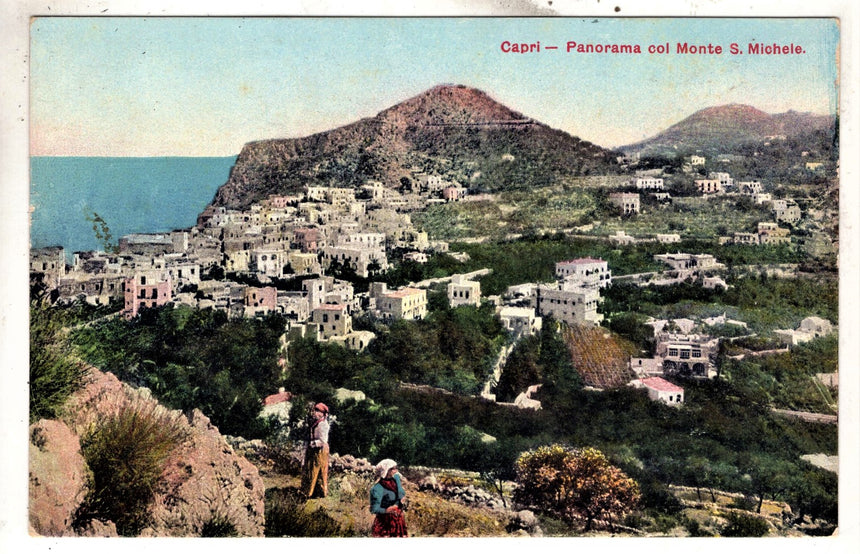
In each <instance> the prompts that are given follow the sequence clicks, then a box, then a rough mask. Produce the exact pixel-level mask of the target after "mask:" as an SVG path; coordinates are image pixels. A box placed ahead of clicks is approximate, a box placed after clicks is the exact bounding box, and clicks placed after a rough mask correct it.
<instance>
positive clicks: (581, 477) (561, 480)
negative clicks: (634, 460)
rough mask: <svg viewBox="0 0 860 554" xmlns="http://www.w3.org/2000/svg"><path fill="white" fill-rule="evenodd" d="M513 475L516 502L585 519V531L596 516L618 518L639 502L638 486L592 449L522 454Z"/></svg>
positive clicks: (546, 449)
mask: <svg viewBox="0 0 860 554" xmlns="http://www.w3.org/2000/svg"><path fill="white" fill-rule="evenodd" d="M516 470H517V482H518V483H519V484H520V487H519V488H518V489H517V490H516V493H515V499H516V500H517V501H518V502H521V503H524V504H526V505H536V506H538V507H540V508H543V509H545V510H547V511H549V512H553V513H556V514H557V515H559V516H561V517H562V518H564V519H566V520H568V521H573V520H575V519H585V529H586V531H587V530H590V529H591V524H592V522H593V521H594V520H595V519H597V518H599V517H608V518H609V519H610V522H611V521H612V519H613V518H615V519H616V520H617V519H618V518H620V517H623V516H624V515H625V514H626V513H628V512H630V511H631V510H632V509H633V507H634V506H635V505H636V504H637V502H638V500H639V485H638V484H637V483H636V482H635V481H634V480H633V479H630V478H629V477H627V475H625V474H624V472H622V471H621V470H620V469H618V468H617V467H615V466H613V465H611V464H610V463H609V461H608V460H607V458H606V456H604V455H603V453H602V452H600V451H599V450H597V449H595V448H582V449H572V448H567V447H563V446H561V445H558V444H554V445H551V446H542V447H540V448H537V449H536V450H530V451H528V452H525V453H523V454H522V455H521V456H520V457H519V459H518V460H517V463H516Z"/></svg>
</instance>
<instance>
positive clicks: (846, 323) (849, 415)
mask: <svg viewBox="0 0 860 554" xmlns="http://www.w3.org/2000/svg"><path fill="white" fill-rule="evenodd" d="M31 15H151V16H166V15H249V16H250V15H259V16H263V15H321V16H354V15H389V16H453V15H487V16H492V15H495V16H498V15H503V16H517V15H519V16H526V15H530V16H533V15H541V16H551V15H559V16H594V17H597V16H600V17H644V16H652V17H654V16H665V17H669V16H674V17H727V16H730V17H838V18H839V19H840V22H841V45H842V46H841V51H840V55H841V67H840V73H841V78H840V79H841V87H840V126H841V134H842V139H841V143H840V150H841V153H842V155H841V168H840V173H841V175H840V187H841V191H840V192H841V194H840V206H841V209H840V227H841V229H840V243H841V244H840V267H841V270H840V316H839V327H840V356H839V358H840V362H839V363H840V368H839V369H840V373H841V375H840V452H839V457H840V529H839V536H838V537H837V538H827V539H754V540H751V541H747V540H732V539H721V540H720V539H717V540H708V539H630V538H625V539H624V540H622V541H612V540H608V541H607V540H606V539H576V538H571V539H421V540H410V541H409V542H407V543H395V545H389V544H388V543H386V544H385V545H380V543H378V542H375V541H370V540H350V539H336V540H327V539H237V540H242V541H243V542H242V543H241V544H239V543H236V542H235V541H234V540H226V539H220V540H212V539H210V540H206V539H194V541H195V542H193V543H189V542H188V541H184V540H172V539H49V538H32V537H29V536H28V535H27V528H28V525H27V515H26V505H27V441H26V427H27V394H26V386H27V385H26V376H27V372H26V368H27V365H28V357H27V346H26V345H27V344H28V343H27V318H28V311H27V300H26V299H27V297H28V275H27V271H28V270H27V267H28V252H29V245H28V241H27V237H28V221H29V220H28V206H29V203H28V194H29V175H28V168H29V164H28V161H27V159H28V132H27V129H28V118H27V113H28V112H27V110H28V88H27V82H28V65H27V64H28V48H29V36H28V19H29V16H31ZM857 15H858V7H857V3H856V2H854V0H845V1H838V0H815V1H809V0H804V1H796V0H791V1H786V0H782V1H773V0H764V1H758V2H755V3H752V2H749V1H736V0H732V1H710V2H697V1H693V0H683V1H681V0H671V1H662V2H656V1H648V2H644V1H635V0H623V1H622V0H615V1H607V0H603V1H601V0H583V1H576V0H553V1H552V2H549V1H542V2H541V1H529V0H510V1H504V0H475V1H468V0H419V1H412V2H404V1H399V2H398V1H396V0H390V1H386V0H372V1H365V2H336V1H327V0H317V1H315V2H308V1H302V0H291V1H275V0H245V1H243V2H230V1H222V0H212V1H199V0H191V1H184V2H180V1H165V0H154V1H148V2H144V1H139V0H116V1H91V2H84V1H78V0H60V1H57V2H49V1H44V2H38V1H31V0H17V1H16V0H13V1H12V2H4V3H3V5H2V7H0V37H4V38H2V39H0V40H2V42H3V49H2V69H3V71H2V73H1V74H0V75H2V76H3V77H2V79H0V98H2V109H0V179H2V181H0V200H2V202H0V245H2V250H0V252H2V259H3V262H4V263H3V270H2V271H0V337H2V342H0V394H2V395H3V396H2V402H0V452H2V465H0V495H2V497H0V550H3V551H6V552H18V551H26V552H49V551H50V552H64V551H76V550H77V549H79V548H80V549H84V548H85V549H86V550H87V551H94V552H100V551H104V552H108V551H115V550H118V549H122V550H132V551H141V552H143V551H144V550H150V549H161V550H165V551H171V552H172V551H175V550H179V549H183V550H185V549H207V550H213V549H214V550H219V551H220V550H225V551H226V550H227V549H235V548H251V549H267V550H268V549H281V548H284V549H290V548H313V549H321V550H323V549H329V548H337V549H344V548H346V549H347V550H356V549H357V550H361V551H364V550H365V549H367V551H370V550H371V549H373V550H377V549H379V548H386V547H393V548H398V549H400V548H407V549H417V550H418V551H430V550H431V549H438V548H439V547H442V548H445V547H450V546H454V547H455V548H474V547H478V548H482V549H496V548H498V549H502V548H505V549H507V548H530V547H538V548H542V549H552V550H555V549H559V550H561V549H565V550H566V549H571V548H575V549H589V548H599V549H609V550H614V549H616V548H618V549H620V548H624V549H646V550H648V551H650V550H652V549H654V551H657V550H658V549H659V550H660V551H665V550H671V551H674V550H675V549H678V550H679V551H680V550H682V549H683V550H688V549H690V548H695V549H696V550H701V551H711V550H713V551H715V552H716V551H717V550H720V551H722V550H724V549H726V548H732V549H736V548H742V549H746V548H757V549H758V548H766V549H771V548H779V549H781V550H783V551H785V552H789V551H795V550H796V551H798V552H801V551H803V552H806V551H807V550H808V549H812V548H815V549H816V551H818V552H842V551H845V552H854V551H857V548H858V545H860V541H858V537H860V533H858V528H860V517H858V510H857V505H858V503H860V489H858V477H860V457H858V434H860V433H859V432H858V431H859V430H858V413H860V410H858V391H860V386H858V383H860V381H858V374H860V347H858V343H860V341H856V340H853V339H854V336H855V332H856V331H857V329H858V327H857V323H858V313H857V312H858V310H857V309H856V308H857V306H858V298H857V294H858V292H860V291H858V284H860V272H858V256H857V254H858V246H857V240H858V236H857V219H858V217H857V216H858V213H860V204H858V187H860V179H858V175H860V173H858V160H860V156H858V155H857V154H858V153H860V147H858V133H857V131H858V123H860V117H858V112H857V110H858V102H857V101H858V84H860V78H858V74H857V63H858V37H857V33H858V30H860V25H858V20H857ZM475 540H479V541H481V542H480V543H476V544H474V545H469V544H456V545H454V543H453V542H451V541H457V542H458V543H463V542H471V541H475ZM536 540H537V541H539V543H534V546H531V545H532V542H533V541H536ZM204 541H205V542H204ZM307 541H313V542H312V543H308V542H307ZM440 541H441V542H440ZM526 541H528V543H527V542H526ZM569 541H576V542H573V543H571V542H569ZM690 541H695V542H694V543H691V542H690ZM761 541H767V542H768V543H770V542H778V544H763V543H762V542H761ZM819 549H821V550H819Z"/></svg>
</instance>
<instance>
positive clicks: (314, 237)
mask: <svg viewBox="0 0 860 554" xmlns="http://www.w3.org/2000/svg"><path fill="white" fill-rule="evenodd" d="M321 242H322V234H321V233H320V230H319V229H315V228H308V227H300V228H298V229H296V230H295V231H294V232H293V244H294V245H295V247H296V248H298V249H300V250H301V251H302V252H305V253H308V252H314V253H315V252H317V251H318V250H319V248H320V243H321Z"/></svg>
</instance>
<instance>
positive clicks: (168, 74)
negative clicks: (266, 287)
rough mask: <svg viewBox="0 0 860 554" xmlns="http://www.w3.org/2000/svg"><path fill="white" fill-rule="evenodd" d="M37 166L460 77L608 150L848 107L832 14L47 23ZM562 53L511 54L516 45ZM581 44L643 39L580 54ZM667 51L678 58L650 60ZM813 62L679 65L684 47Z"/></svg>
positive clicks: (359, 110) (278, 121) (246, 128)
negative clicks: (693, 126) (750, 46)
mask: <svg viewBox="0 0 860 554" xmlns="http://www.w3.org/2000/svg"><path fill="white" fill-rule="evenodd" d="M30 31H31V57H30V86H31V100H30V117H31V154H33V155H82V156H91V155H92V156H222V155H233V154H237V153H238V152H239V150H240V149H241V147H242V145H243V144H244V143H246V142H249V141H252V140H258V139H264V138H277V137H298V136H304V135H307V134H311V133H314V132H319V131H324V130H326V129H331V128H334V127H337V126H340V125H344V124H347V123H350V122H352V121H355V120H356V119H359V118H361V117H367V116H372V115H374V114H376V113H377V112H379V111H380V110H382V109H385V108H387V107H389V106H391V105H393V104H395V103H397V102H399V101H402V100H404V99H406V98H408V97H411V96H414V95H415V94H418V93H420V92H422V91H424V90H426V89H428V88H430V87H432V86H434V85H436V84H439V83H460V84H465V85H469V86H474V87H477V88H480V89H482V90H484V91H486V92H487V93H488V94H490V95H491V96H492V97H493V98H495V99H497V100H498V101H500V102H502V103H504V104H506V105H508V106H509V107H511V108H513V109H515V110H518V111H520V112H522V113H524V114H526V115H527V116H530V117H534V118H536V119H538V120H540V121H542V122H544V123H546V124H548V125H550V126H552V127H554V128H558V129H562V130H564V131H567V132H569V133H571V134H573V135H576V136H579V137H581V138H583V139H585V140H589V141H591V142H594V143H597V144H599V145H601V146H617V145H621V144H626V143H630V142H635V141H637V140H641V139H643V138H647V137H649V136H652V135H653V134H655V133H657V132H659V131H661V130H663V129H665V128H666V127H668V126H669V125H671V124H673V123H676V122H677V121H680V120H681V119H683V118H684V117H686V116H688V115H690V114H692V113H693V112H695V111H696V110H699V109H702V108H705V107H708V106H713V105H718V104H727V103H733V102H734V103H744V104H750V105H753V106H755V107H757V108H759V109H762V110H764V111H766V112H769V113H778V112H784V111H787V110H789V109H794V110H797V111H811V112H815V113H821V114H824V113H835V112H836V105H837V94H838V88H837V83H836V81H837V65H836V52H837V46H838V41H839V30H838V24H837V22H836V21H835V20H833V19H704V18H678V19H651V18H641V19H638V18H637V19H621V18H617V19H616V18H601V19H595V18H526V19H524V18H194V17H189V18H141V17H125V18H114V17H104V18H98V17H96V18H93V17H82V18H79V17H64V18H53V17H47V18H36V19H34V20H33V21H32V23H31V26H30ZM505 40H509V41H513V42H536V41H540V42H541V44H542V46H544V47H545V46H546V45H557V46H559V47H560V49H559V50H557V51H555V52H547V51H546V50H544V51H543V52H541V53H539V54H524V55H518V54H505V53H503V52H502V51H501V48H500V45H501V43H502V41H505ZM567 41H577V42H582V43H595V44H597V43H600V44H606V43H615V44H639V45H640V46H641V48H642V49H643V53H642V54H640V55H611V54H573V53H570V54H569V53H566V52H565V51H564V47H565V44H566V43H567ZM666 42H668V43H669V46H670V49H671V51H672V53H670V54H668V55H661V54H654V55H651V54H648V53H647V51H646V49H647V46H648V45H650V44H663V43H666ZM678 42H689V43H691V44H692V43H695V44H705V45H706V44H708V43H711V44H714V45H721V46H722V47H723V48H724V50H727V49H728V46H729V44H730V43H732V42H736V43H739V44H740V45H741V47H742V48H743V49H744V50H746V44H747V43H749V42H763V43H766V44H771V43H774V42H776V43H778V44H786V45H787V44H791V43H794V44H797V45H801V46H802V47H803V48H804V51H805V53H804V54H800V55H780V56H754V55H747V54H744V55H738V56H733V55H730V54H728V53H726V52H724V53H723V54H722V55H679V54H675V53H674V49H675V44H676V43H678Z"/></svg>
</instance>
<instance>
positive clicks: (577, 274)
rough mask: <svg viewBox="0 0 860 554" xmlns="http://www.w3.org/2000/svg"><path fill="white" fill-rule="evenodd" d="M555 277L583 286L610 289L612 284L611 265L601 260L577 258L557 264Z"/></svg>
mask: <svg viewBox="0 0 860 554" xmlns="http://www.w3.org/2000/svg"><path fill="white" fill-rule="evenodd" d="M555 277H556V279H559V280H565V281H571V282H577V283H579V284H580V285H582V286H598V287H600V288H603V287H608V286H609V285H611V284H612V272H611V271H610V270H609V264H608V263H607V262H605V261H603V260H601V259H599V258H576V259H573V260H567V261H563V262H558V263H556V264H555Z"/></svg>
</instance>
